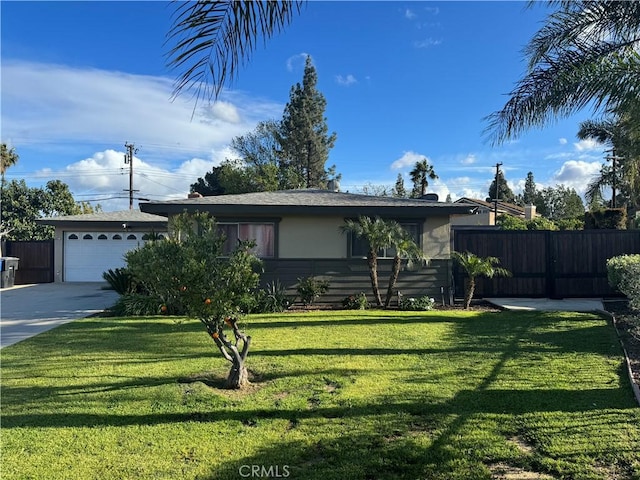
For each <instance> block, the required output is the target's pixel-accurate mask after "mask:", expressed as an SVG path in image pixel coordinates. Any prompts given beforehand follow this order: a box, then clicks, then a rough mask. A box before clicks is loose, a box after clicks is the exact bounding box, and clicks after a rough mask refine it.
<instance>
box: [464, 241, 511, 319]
mask: <svg viewBox="0 0 640 480" xmlns="http://www.w3.org/2000/svg"><path fill="white" fill-rule="evenodd" d="M451 256H452V257H453V259H454V260H455V261H456V262H458V264H459V265H460V267H461V268H462V269H463V270H464V271H465V272H466V273H467V277H468V278H467V279H466V281H465V288H464V308H465V309H467V310H468V309H469V306H470V305H471V299H472V298H473V294H474V292H475V289H476V277H487V278H493V277H495V276H504V277H510V276H511V272H509V270H506V269H504V268H501V267H498V266H497V265H498V264H499V263H500V260H499V259H498V258H496V257H484V258H482V257H478V256H477V255H475V254H473V253H470V252H464V253H460V252H451Z"/></svg>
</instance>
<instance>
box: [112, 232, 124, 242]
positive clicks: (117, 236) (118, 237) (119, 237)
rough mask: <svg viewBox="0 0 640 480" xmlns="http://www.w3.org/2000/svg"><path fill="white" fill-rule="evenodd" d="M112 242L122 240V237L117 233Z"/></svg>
mask: <svg viewBox="0 0 640 480" xmlns="http://www.w3.org/2000/svg"><path fill="white" fill-rule="evenodd" d="M111 239H112V240H122V235H118V234H117V233H116V234H115V235H114V236H113V237H111Z"/></svg>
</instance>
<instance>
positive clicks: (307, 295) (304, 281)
mask: <svg viewBox="0 0 640 480" xmlns="http://www.w3.org/2000/svg"><path fill="white" fill-rule="evenodd" d="M327 290H329V282H328V281H327V280H320V279H317V278H315V277H306V278H298V287H297V291H298V295H300V299H301V300H302V303H304V304H305V305H311V304H313V302H314V301H316V300H317V299H318V298H320V295H324V294H325V293H326V292H327Z"/></svg>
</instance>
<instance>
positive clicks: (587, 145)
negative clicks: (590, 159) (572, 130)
mask: <svg viewBox="0 0 640 480" xmlns="http://www.w3.org/2000/svg"><path fill="white" fill-rule="evenodd" d="M573 146H574V147H575V149H576V151H578V152H590V151H593V150H601V149H602V148H603V145H602V144H601V143H600V142H598V141H597V140H594V139H592V138H587V139H586V140H580V141H579V142H578V143H574V144H573Z"/></svg>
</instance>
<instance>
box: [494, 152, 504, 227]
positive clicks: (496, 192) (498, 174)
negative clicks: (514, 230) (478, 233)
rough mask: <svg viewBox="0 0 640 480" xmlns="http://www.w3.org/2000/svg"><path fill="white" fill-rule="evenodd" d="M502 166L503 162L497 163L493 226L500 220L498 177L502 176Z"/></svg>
mask: <svg viewBox="0 0 640 480" xmlns="http://www.w3.org/2000/svg"><path fill="white" fill-rule="evenodd" d="M501 166H502V162H500V163H496V180H495V184H496V190H495V192H494V193H495V198H494V199H493V201H494V204H493V224H494V225H496V222H497V220H498V199H499V198H500V185H499V183H498V177H499V176H500V167H501Z"/></svg>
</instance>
